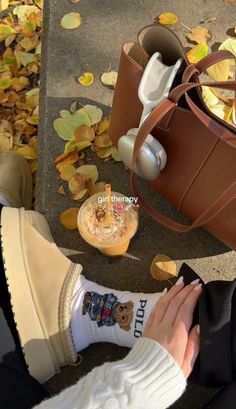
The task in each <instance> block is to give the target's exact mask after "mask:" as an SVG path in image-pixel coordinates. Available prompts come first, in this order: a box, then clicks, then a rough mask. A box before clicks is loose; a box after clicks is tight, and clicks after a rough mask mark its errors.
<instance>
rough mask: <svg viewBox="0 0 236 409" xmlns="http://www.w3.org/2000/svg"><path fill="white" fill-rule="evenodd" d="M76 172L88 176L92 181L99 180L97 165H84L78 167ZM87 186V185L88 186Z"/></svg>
mask: <svg viewBox="0 0 236 409" xmlns="http://www.w3.org/2000/svg"><path fill="white" fill-rule="evenodd" d="M76 173H79V174H81V175H84V176H86V177H87V178H88V179H89V180H92V182H94V183H95V182H97V180H98V169H97V166H96V165H83V166H80V167H79V168H77V169H76ZM86 188H87V186H86Z"/></svg>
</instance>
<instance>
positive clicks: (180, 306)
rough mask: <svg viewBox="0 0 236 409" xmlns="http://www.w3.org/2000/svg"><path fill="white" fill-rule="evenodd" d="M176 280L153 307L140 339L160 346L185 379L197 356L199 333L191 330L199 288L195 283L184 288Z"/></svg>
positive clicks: (182, 284)
mask: <svg viewBox="0 0 236 409" xmlns="http://www.w3.org/2000/svg"><path fill="white" fill-rule="evenodd" d="M181 280H182V279H181V278H180V279H179V280H178V282H179V281H180V282H179V283H178V282H177V284H175V285H174V286H173V287H172V288H171V289H170V290H169V292H168V293H167V294H166V295H164V296H162V297H161V298H160V299H159V300H158V302H157V303H156V305H155V307H154V308H153V310H152V312H151V314H150V316H149V318H148V321H147V324H146V326H145V329H144V333H143V336H144V337H147V338H152V339H154V340H155V341H157V342H158V343H159V344H160V345H161V346H163V347H164V348H165V349H166V350H167V351H168V352H169V353H170V354H171V355H172V356H173V358H174V359H175V360H176V361H177V363H178V364H179V366H180V367H181V369H182V371H183V373H184V375H185V377H186V378H187V377H188V376H189V375H190V373H191V372H192V369H193V366H194V363H195V360H196V358H197V356H198V353H199V333H198V332H199V331H198V328H197V327H198V326H197V325H196V326H195V327H194V328H193V329H192V330H191V331H190V328H191V326H192V320H193V312H194V309H195V307H196V304H197V301H198V298H199V296H200V294H201V291H202V288H201V285H200V284H198V282H199V280H196V281H197V282H196V281H194V282H192V283H191V284H190V285H187V286H186V287H184V283H183V280H182V282H181Z"/></svg>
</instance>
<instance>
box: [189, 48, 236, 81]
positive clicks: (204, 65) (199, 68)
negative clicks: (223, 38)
mask: <svg viewBox="0 0 236 409" xmlns="http://www.w3.org/2000/svg"><path fill="white" fill-rule="evenodd" d="M229 59H236V57H235V56H234V55H233V54H232V53H231V52H230V51H227V50H218V51H215V52H214V53H211V54H208V55H207V56H206V57H204V58H202V59H201V60H200V61H199V62H198V63H197V64H190V65H188V67H187V68H186V69H185V71H184V73H183V77H182V80H183V82H189V80H190V79H191V77H192V76H193V75H194V74H197V75H198V76H199V75H200V74H202V73H203V72H205V71H206V70H207V69H208V68H209V67H211V66H212V65H214V64H217V63H219V62H221V61H224V60H229Z"/></svg>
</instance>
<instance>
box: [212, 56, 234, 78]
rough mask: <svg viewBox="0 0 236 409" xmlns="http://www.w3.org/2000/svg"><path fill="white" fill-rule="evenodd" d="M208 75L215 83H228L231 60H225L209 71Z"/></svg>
mask: <svg viewBox="0 0 236 409" xmlns="http://www.w3.org/2000/svg"><path fill="white" fill-rule="evenodd" d="M207 74H208V75H210V77H211V78H213V79H214V80H215V81H226V80H227V79H228V78H229V74H230V60H223V61H220V62H218V63H217V64H214V65H212V66H211V67H209V68H208V69H207Z"/></svg>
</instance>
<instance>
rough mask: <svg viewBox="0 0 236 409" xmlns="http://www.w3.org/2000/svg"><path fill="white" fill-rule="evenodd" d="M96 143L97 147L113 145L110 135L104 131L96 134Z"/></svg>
mask: <svg viewBox="0 0 236 409" xmlns="http://www.w3.org/2000/svg"><path fill="white" fill-rule="evenodd" d="M94 145H96V147H97V148H107V147H108V146H111V145H112V141H111V138H110V136H109V135H108V134H107V133H106V132H104V133H102V134H100V135H96V136H95V139H94Z"/></svg>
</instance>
